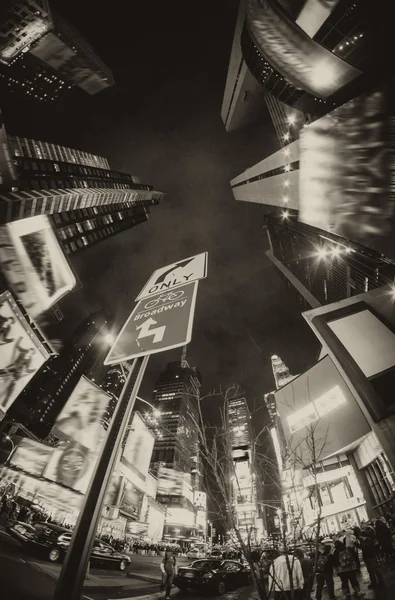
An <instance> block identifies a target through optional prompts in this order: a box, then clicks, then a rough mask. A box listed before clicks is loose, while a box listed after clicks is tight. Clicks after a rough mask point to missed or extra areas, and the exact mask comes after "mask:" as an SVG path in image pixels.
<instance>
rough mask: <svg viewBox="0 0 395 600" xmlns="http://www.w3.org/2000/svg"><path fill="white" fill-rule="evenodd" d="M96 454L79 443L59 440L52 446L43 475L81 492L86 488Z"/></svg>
mask: <svg viewBox="0 0 395 600" xmlns="http://www.w3.org/2000/svg"><path fill="white" fill-rule="evenodd" d="M96 458H97V455H96V454H94V453H93V452H90V451H89V450H88V449H87V448H85V447H84V446H81V444H79V443H73V442H60V444H59V446H57V447H56V448H54V450H53V453H52V456H51V460H50V461H49V463H48V467H47V468H46V470H45V471H44V477H45V478H46V479H49V480H51V481H54V482H55V483H59V484H61V485H63V486H66V487H68V488H71V489H73V490H76V491H78V492H82V493H83V494H85V492H86V490H87V489H88V486H89V483H90V480H91V477H92V473H93V470H94V468H95V464H96Z"/></svg>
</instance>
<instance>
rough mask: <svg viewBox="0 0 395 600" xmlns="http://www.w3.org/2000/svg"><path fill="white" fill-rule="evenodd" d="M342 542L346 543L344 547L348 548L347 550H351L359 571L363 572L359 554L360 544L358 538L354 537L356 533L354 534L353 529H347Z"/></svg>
mask: <svg viewBox="0 0 395 600" xmlns="http://www.w3.org/2000/svg"><path fill="white" fill-rule="evenodd" d="M358 529H359V528H358ZM342 542H343V543H344V545H345V546H346V548H348V549H349V550H350V552H351V554H352V555H353V557H354V560H355V564H356V565H357V571H360V570H361V563H360V560H359V553H358V548H359V542H358V540H357V536H356V535H354V532H353V530H352V529H347V530H346V535H345V536H344V538H343V539H342Z"/></svg>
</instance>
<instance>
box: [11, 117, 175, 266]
mask: <svg viewBox="0 0 395 600" xmlns="http://www.w3.org/2000/svg"><path fill="white" fill-rule="evenodd" d="M0 134H1V140H2V151H1V157H0V162H1V169H0V172H1V190H0V210H1V212H0V218H1V223H9V222H12V221H15V220H19V219H26V218H28V217H33V216H37V215H49V218H50V219H51V222H52V225H53V228H54V229H55V231H56V233H57V237H58V239H59V241H60V244H61V246H62V247H63V250H64V251H65V253H66V254H73V253H75V252H78V251H80V250H81V249H83V248H86V247H87V246H91V245H93V244H96V243H98V242H100V241H102V240H104V239H106V238H107V237H111V236H113V235H116V234H117V233H119V232H121V231H124V230H125V229H128V228H130V227H133V226H135V225H138V224H139V223H143V222H145V221H146V220H147V219H148V218H149V216H150V210H149V207H150V206H153V205H155V204H158V202H159V200H160V199H161V198H162V197H163V193H162V192H158V191H156V190H154V189H153V187H152V186H150V185H146V184H141V183H140V182H139V179H138V178H137V177H135V176H133V175H129V174H127V173H121V172H118V171H113V170H111V169H110V168H109V165H108V161H107V160H106V159H105V158H103V157H100V156H96V155H93V154H90V153H88V152H83V151H80V150H75V149H72V148H66V147H64V146H59V145H57V144H49V143H47V142H41V141H36V140H30V139H26V138H20V137H15V136H8V135H7V133H6V131H5V128H4V127H2V129H1V132H0Z"/></svg>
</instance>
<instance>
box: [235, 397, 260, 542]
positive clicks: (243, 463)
mask: <svg viewBox="0 0 395 600" xmlns="http://www.w3.org/2000/svg"><path fill="white" fill-rule="evenodd" d="M227 417H228V428H229V435H230V447H231V452H232V472H231V473H230V477H231V480H232V481H231V486H232V496H233V506H234V510H235V520H236V522H237V526H238V529H239V531H240V533H241V535H243V536H244V537H245V538H246V539H247V538H248V537H249V536H251V538H252V539H261V537H262V535H263V525H262V519H261V518H260V515H261V510H260V507H259V505H258V502H259V500H258V497H260V495H259V491H258V489H257V477H260V474H259V473H258V474H257V472H256V469H257V467H258V464H257V461H256V453H255V446H254V438H253V432H252V426H251V414H250V411H249V408H248V404H247V400H246V398H243V397H240V396H238V397H235V398H231V399H230V400H229V401H228V409H227Z"/></svg>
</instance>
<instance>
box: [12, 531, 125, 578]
mask: <svg viewBox="0 0 395 600" xmlns="http://www.w3.org/2000/svg"><path fill="white" fill-rule="evenodd" d="M8 533H10V535H12V536H13V537H14V538H15V539H17V540H18V541H20V542H21V543H24V544H25V546H26V547H27V548H28V549H29V550H31V551H32V552H34V553H37V554H40V555H41V556H44V557H45V558H47V559H48V560H49V561H50V562H53V563H55V562H60V561H62V560H63V558H64V557H65V555H66V552H67V550H68V547H69V545H70V542H71V537H72V535H73V533H72V531H70V529H66V528H65V527H62V526H60V525H55V524H54V523H42V522H39V523H35V524H34V525H33V526H31V525H27V523H19V522H18V523H16V524H15V525H13V526H12V527H10V528H9V529H8ZM130 563H131V559H130V557H129V556H128V555H127V554H124V553H123V552H118V551H117V550H114V548H113V547H112V546H110V544H107V543H105V542H103V541H101V540H95V541H94V543H93V548H92V552H91V556H90V564H91V566H92V567H102V568H109V567H115V568H118V569H119V570H120V571H125V570H126V568H127V567H128V566H129V564H130Z"/></svg>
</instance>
